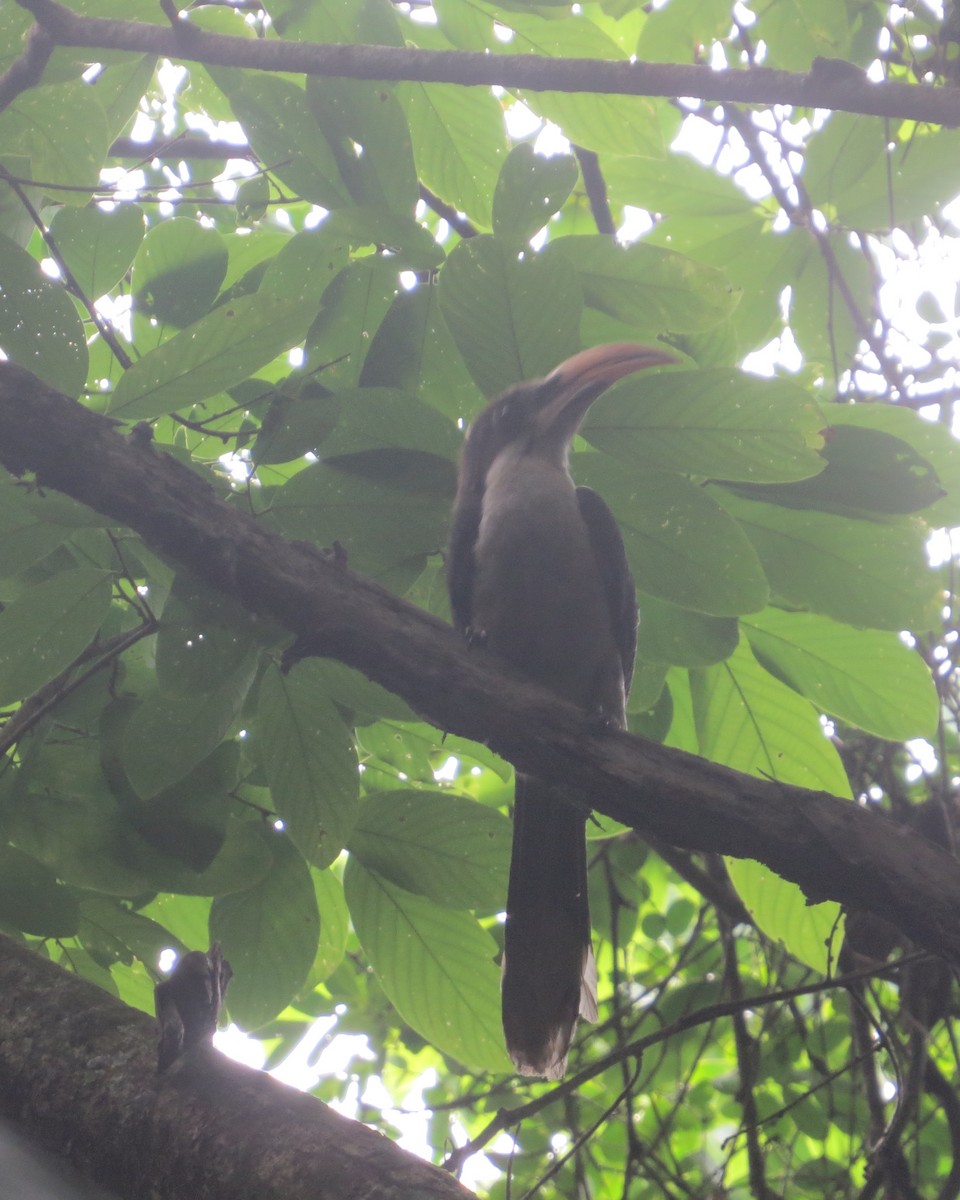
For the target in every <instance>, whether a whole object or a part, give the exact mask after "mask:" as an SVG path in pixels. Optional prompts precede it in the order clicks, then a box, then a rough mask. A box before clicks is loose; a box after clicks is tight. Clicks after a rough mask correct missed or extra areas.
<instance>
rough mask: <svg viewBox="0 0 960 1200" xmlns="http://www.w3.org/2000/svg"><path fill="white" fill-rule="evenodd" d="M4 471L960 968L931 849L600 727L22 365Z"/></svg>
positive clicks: (457, 715) (958, 918)
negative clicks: (882, 922) (271, 527)
mask: <svg viewBox="0 0 960 1200" xmlns="http://www.w3.org/2000/svg"><path fill="white" fill-rule="evenodd" d="M0 464H2V465H3V466H5V467H6V468H7V469H8V470H9V471H11V472H13V473H14V474H17V475H19V474H22V473H24V472H28V471H32V472H34V473H35V474H36V476H37V480H38V482H39V483H40V484H41V485H42V486H44V487H48V488H54V489H56V490H58V491H62V492H64V493H65V494H67V495H69V496H72V497H74V498H75V499H76V500H79V501H81V502H82V503H84V504H87V505H89V506H90V507H91V508H94V509H96V510H97V511H98V512H100V513H102V514H104V515H106V516H108V517H110V518H111V519H113V520H115V521H117V522H118V523H121V524H124V525H127V526H129V527H130V528H131V529H134V530H136V531H137V532H138V533H139V534H140V535H141V536H142V537H143V538H144V540H145V541H146V542H147V544H148V545H150V546H151V547H152V548H153V549H154V550H155V551H158V552H159V553H161V554H165V555H168V556H169V557H171V558H173V559H175V560H176V561H177V562H179V563H181V564H182V565H184V566H186V567H188V568H189V569H190V570H191V571H193V572H194V573H195V574H197V575H198V576H200V577H201V578H202V579H204V580H205V581H207V582H208V583H210V584H212V585H213V586H214V587H217V588H219V589H220V590H222V591H223V592H225V593H227V594H229V595H231V596H233V597H235V598H236V599H237V600H239V601H240V602H241V603H242V604H243V605H244V606H246V607H247V608H248V609H249V610H250V611H251V612H254V613H256V614H258V615H260V616H264V617H268V618H270V619H272V620H274V621H277V622H279V623H280V624H282V625H283V626H284V627H285V628H287V629H289V630H290V631H291V633H294V634H296V635H297V637H298V638H299V639H300V642H301V645H302V646H303V647H304V648H305V650H306V651H307V652H309V653H313V654H322V655H329V656H332V657H334V658H337V659H340V660H341V661H343V662H345V663H347V664H349V665H350V666H352V667H356V668H357V669H359V670H361V671H363V672H364V673H365V674H366V675H368V676H369V677H370V678H371V679H374V680H376V681H377V682H378V683H381V684H383V685H384V686H385V687H387V688H389V689H390V690H391V691H394V692H396V693H397V694H398V695H400V696H402V697H403V698H404V699H405V700H407V702H408V703H409V704H411V705H412V706H413V708H414V709H416V710H417V712H419V713H420V714H421V715H422V716H423V717H424V719H425V720H427V721H430V722H431V723H432V724H434V725H436V726H438V727H439V728H441V729H446V730H448V731H450V732H452V733H456V734H459V735H462V736H464V737H468V738H472V739H474V740H476V741H481V742H485V743H486V744H487V745H489V746H491V747H492V748H493V749H494V750H496V751H497V752H498V753H499V754H501V755H503V757H504V758H506V759H508V760H509V761H510V762H512V763H513V764H514V765H515V766H516V767H518V768H519V769H520V770H523V771H527V772H529V773H530V774H532V775H537V776H539V777H540V778H542V779H544V780H545V781H547V782H548V783H554V784H556V785H558V786H559V787H564V786H566V787H568V788H569V789H570V790H571V791H572V792H574V793H575V794H577V795H580V796H587V797H589V798H590V803H591V804H592V806H593V807H594V808H595V809H596V810H597V811H598V812H600V813H602V814H605V815H607V816H609V817H612V818H614V819H615V820H618V821H621V822H623V823H625V824H627V825H631V826H634V827H636V828H638V829H640V830H642V831H645V832H649V833H651V834H653V835H654V836H656V837H658V838H660V839H662V840H664V841H667V842H670V843H671V844H673V845H675V846H682V847H685V848H687V849H691V850H712V851H716V852H718V853H722V854H729V855H732V856H734V857H738V858H754V859H758V860H759V861H760V862H763V863H765V864H766V865H767V866H769V867H770V868H771V869H772V870H774V871H775V872H777V874H779V875H782V876H783V877H784V878H786V879H790V880H793V881H794V882H795V883H797V884H799V885H800V887H801V888H802V889H803V891H804V892H805V893H806V895H807V896H808V898H809V899H810V900H811V901H820V900H827V899H831V900H836V901H839V902H840V903H842V904H846V905H850V906H853V907H856V908H863V909H867V910H869V911H871V912H875V913H877V915H879V916H882V917H884V918H886V919H887V920H888V921H890V922H891V923H892V924H894V925H896V926H897V928H899V929H900V930H901V931H902V932H903V933H905V934H906V935H907V936H908V937H909V938H910V939H911V940H912V941H914V942H915V943H917V944H918V945H920V946H923V947H924V948H926V949H928V950H931V951H933V952H934V953H936V954H941V955H943V956H944V957H945V958H947V959H949V960H950V961H951V962H953V963H957V964H960V872H958V870H957V863H956V861H955V859H953V858H952V857H951V856H950V855H949V854H947V853H946V852H945V851H944V850H941V849H940V848H939V847H937V846H935V845H934V844H933V843H932V842H929V841H927V840H926V839H925V838H923V837H920V836H919V835H917V834H915V833H913V832H911V831H908V830H905V829H903V828H901V827H899V826H896V825H894V824H893V823H892V822H891V821H888V820H887V819H886V818H885V817H883V816H881V815H879V814H877V813H875V812H869V811H867V810H865V809H863V808H861V807H859V806H857V805H856V804H852V803H849V802H847V801H843V800H840V799H838V798H837V797H835V796H830V795H827V794H825V793H821V792H811V791H806V790H805V789H803V788H798V787H791V786H788V785H786V784H782V783H778V782H775V781H770V780H766V779H757V778H754V777H752V776H748V775H742V774H739V773H738V772H735V771H732V770H729V769H728V768H726V767H722V766H719V765H717V764H716V763H711V762H708V761H706V760H705V759H701V758H698V757H696V756H694V755H691V754H685V753H683V752H681V751H677V750H671V749H668V748H666V747H663V746H660V745H657V744H655V743H653V742H648V741H645V740H644V739H641V738H638V737H635V736H631V735H630V734H626V733H619V732H611V731H598V730H597V728H596V723H595V722H593V721H591V720H590V719H589V718H588V717H587V716H585V715H584V714H583V713H582V712H581V711H580V710H579V709H577V708H576V707H575V706H573V705H571V704H568V703H566V702H564V701H562V700H559V699H557V698H556V697H555V696H553V695H551V694H550V693H549V692H546V691H544V690H543V689H541V688H539V687H536V686H534V685H532V684H530V683H528V682H526V681H525V680H523V679H522V678H520V677H519V676H517V675H513V674H511V673H510V672H509V671H508V670H507V669H506V668H505V667H503V666H502V665H500V664H498V663H497V662H495V661H494V660H492V659H491V658H490V657H489V656H487V655H485V654H483V653H482V652H478V651H476V650H470V649H469V648H467V647H466V646H465V645H464V644H463V642H462V640H461V639H460V638H459V636H458V635H457V634H456V633H455V632H454V631H453V629H451V628H450V627H449V626H448V625H445V624H444V623H443V622H441V621H438V620H437V619H436V618H435V617H433V616H431V615H430V614H428V613H425V612H423V611H421V610H420V609H417V608H415V607H413V606H412V605H410V604H407V603H405V602H404V601H403V600H401V599H399V598H398V597H396V596H394V595H392V594H391V593H389V592H387V591H385V590H384V589H383V588H381V587H379V586H378V585H376V584H374V583H373V582H371V581H370V580H367V579H364V578H363V577H361V576H359V575H356V574H355V573H354V572H352V571H351V570H349V569H348V568H347V567H345V566H343V565H342V564H341V563H340V562H339V560H338V559H337V558H336V557H330V558H328V557H326V556H325V555H324V554H323V553H322V552H320V551H319V550H317V549H315V548H314V547H312V546H310V545H308V544H305V543H293V542H288V541H285V540H284V539H283V538H281V537H280V536H278V535H276V534H273V533H271V532H270V531H268V530H267V529H265V528H264V527H263V526H262V525H261V524H259V523H258V522H257V521H256V520H255V519H253V518H252V517H250V516H248V515H247V514H246V513H244V512H241V511H240V509H239V508H238V507H237V505H235V504H230V503H226V502H224V500H223V499H221V498H220V497H219V496H217V494H216V492H215V490H214V487H213V485H212V484H210V483H208V482H207V481H205V480H204V479H203V478H202V477H201V476H199V475H198V474H196V473H195V472H193V471H192V470H190V469H189V468H188V467H186V466H184V465H183V464H182V463H180V462H178V461H176V460H174V459H173V458H170V457H169V456H167V455H166V454H163V453H160V452H158V451H157V450H156V449H155V448H154V447H153V446H152V444H151V443H150V441H149V437H145V436H143V431H142V429H141V427H137V428H136V429H135V430H134V431H133V433H132V434H131V436H129V437H124V436H123V435H122V434H121V433H120V431H119V430H118V428H117V424H116V422H115V421H113V420H111V419H110V418H108V417H104V416H101V415H99V414H97V413H94V412H91V411H90V410H89V409H86V408H84V407H83V406H82V405H81V404H78V403H77V402H76V401H74V400H71V399H69V398H67V397H65V396H62V395H60V394H58V393H57V392H56V391H54V390H53V389H51V388H50V387H48V386H47V385H45V384H43V383H41V382H40V381H39V380H38V379H36V377H34V376H33V375H31V374H30V373H29V372H28V371H25V370H23V369H22V368H20V367H17V366H15V365H13V364H11V363H2V364H0ZM223 486H224V488H226V485H223ZM348 549H349V547H348Z"/></svg>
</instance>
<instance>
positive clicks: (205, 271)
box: [133, 217, 228, 329]
mask: <svg viewBox="0 0 960 1200" xmlns="http://www.w3.org/2000/svg"><path fill="white" fill-rule="evenodd" d="M227 262H228V254H227V244H226V242H225V241H224V239H223V238H222V237H221V236H220V234H219V233H218V232H217V231H216V229H212V228H210V227H209V226H206V225H201V224H200V222H199V221H191V220H189V219H188V218H187V217H177V218H174V219H173V220H170V221H161V222H160V223H159V224H158V225H155V226H154V227H153V228H152V229H151V230H150V231H149V232H148V233H147V236H146V237H145V238H144V239H143V244H142V245H141V246H140V249H139V251H138V252H137V257H136V259H135V260H134V263H133V296H134V301H135V302H136V305H137V308H138V309H140V310H141V311H142V312H144V313H146V314H147V315H148V316H151V317H155V318H156V319H157V320H158V321H159V322H160V323H161V324H164V325H173V326H175V327H176V328H177V329H185V328H186V327H187V326H188V325H192V324H193V322H194V321H199V320H200V318H201V317H202V316H204V315H205V314H206V313H208V312H209V311H210V307H211V305H212V304H213V302H214V300H216V298H217V294H218V292H219V291H220V285H221V284H222V283H223V280H224V277H225V275H226V273H227Z"/></svg>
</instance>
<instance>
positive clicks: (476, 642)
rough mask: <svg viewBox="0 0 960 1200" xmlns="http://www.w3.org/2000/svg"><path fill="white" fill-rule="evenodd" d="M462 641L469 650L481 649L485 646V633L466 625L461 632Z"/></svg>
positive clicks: (474, 626)
mask: <svg viewBox="0 0 960 1200" xmlns="http://www.w3.org/2000/svg"><path fill="white" fill-rule="evenodd" d="M463 640H464V641H465V642H466V643H467V645H468V646H469V647H470V649H471V650H473V649H477V648H480V649H482V648H483V647H484V646H485V645H486V644H487V631H486V630H485V629H480V628H479V627H478V626H476V625H468V626H467V627H466V629H465V630H464V631H463Z"/></svg>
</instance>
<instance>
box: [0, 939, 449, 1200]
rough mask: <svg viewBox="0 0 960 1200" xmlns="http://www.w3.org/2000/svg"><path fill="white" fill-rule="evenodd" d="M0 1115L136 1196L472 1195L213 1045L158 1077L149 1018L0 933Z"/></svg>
mask: <svg viewBox="0 0 960 1200" xmlns="http://www.w3.org/2000/svg"><path fill="white" fill-rule="evenodd" d="M0 1030H2V1036H0V1080H2V1086H0V1114H3V1115H6V1116H9V1117H11V1118H13V1119H15V1120H16V1121H18V1122H21V1123H22V1124H23V1126H24V1127H25V1128H27V1129H29V1132H30V1136H31V1137H32V1138H35V1139H37V1140H39V1141H41V1142H43V1143H45V1144H46V1145H47V1146H48V1147H50V1148H51V1149H55V1150H57V1151H60V1152H61V1153H63V1154H66V1155H67V1156H68V1157H69V1158H70V1159H71V1160H72V1161H73V1162H74V1164H75V1165H76V1166H77V1167H78V1168H79V1169H80V1170H81V1171H82V1172H83V1174H85V1175H87V1176H88V1177H89V1178H91V1179H94V1180H96V1182H98V1183H100V1184H101V1185H103V1186H104V1187H109V1188H111V1189H112V1190H113V1191H115V1192H116V1193H118V1194H119V1195H120V1196H123V1197H129V1198H130V1200H140V1198H141V1197H143V1196H146V1195H149V1196H151V1197H153V1198H154V1200H181V1198H182V1197H185V1196H203V1197H207V1198H208V1200H469V1197H470V1196H471V1195H472V1193H470V1192H468V1191H467V1190H466V1188H464V1187H461V1185H460V1184H459V1183H457V1181H456V1180H455V1179H454V1178H453V1177H452V1176H451V1175H448V1174H447V1173H446V1172H445V1171H441V1170H440V1169H439V1168H438V1167H434V1166H431V1165H430V1163H427V1162H423V1161H422V1160H421V1159H419V1158H417V1157H416V1156H415V1155H413V1154H409V1153H407V1152H406V1151H404V1150H400V1149H399V1148H398V1147H397V1146H395V1145H394V1144H393V1142H391V1141H390V1140H389V1139H388V1138H385V1137H382V1136H381V1135H380V1134H378V1133H375V1132H374V1131H373V1130H371V1129H368V1128H367V1127H366V1126H365V1125H362V1124H360V1122H358V1121H351V1120H349V1119H348V1118H346V1117H342V1116H340V1115H339V1114H338V1113H336V1112H334V1111H333V1109H331V1108H328V1107H327V1105H325V1104H323V1103H321V1101H319V1100H317V1099H315V1098H314V1097H313V1096H308V1095H305V1094H304V1093H302V1092H298V1091H295V1090H294V1089H293V1088H290V1087H287V1086H286V1085H285V1084H282V1083H279V1082H278V1081H277V1080H275V1079H273V1078H271V1077H270V1076H269V1075H266V1074H264V1073H262V1072H260V1071H254V1070H251V1069H250V1068H249V1067H245V1066H242V1065H241V1064H240V1063H236V1062H232V1061H230V1060H229V1059H227V1058H225V1057H224V1056H223V1055H222V1054H219V1053H218V1052H217V1051H215V1050H211V1049H209V1048H204V1049H199V1050H196V1051H192V1052H190V1053H189V1054H188V1055H186V1056H185V1057H184V1058H183V1059H181V1060H178V1062H177V1063H175V1064H174V1066H173V1067H172V1068H171V1069H170V1070H169V1071H168V1072H167V1073H166V1074H164V1075H157V1073H156V1026H155V1022H154V1021H153V1020H152V1019H151V1018H150V1017H148V1016H147V1015H146V1013H142V1012H138V1011H137V1010H136V1009H132V1008H128V1007H127V1006H126V1005H125V1004H122V1003H121V1002H120V1001H119V1000H117V999H116V998H115V997H113V996H110V995H108V994H107V993H106V992H104V991H102V990H101V989H100V988H98V987H96V986H95V985H94V984H92V983H88V982H87V981H86V980H84V979H81V978H80V977H79V976H77V975H71V974H68V973H67V972H66V971H63V970H61V969H60V968H59V967H57V966H56V965H55V964H54V963H52V962H50V961H49V960H48V959H44V958H41V957H40V956H39V955H38V954H35V953H34V952H33V951H32V950H30V949H29V948H28V947H27V946H25V945H23V944H22V943H20V942H15V941H14V940H13V939H12V938H8V937H6V936H5V935H3V934H0Z"/></svg>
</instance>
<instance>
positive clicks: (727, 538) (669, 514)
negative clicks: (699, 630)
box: [573, 454, 767, 617]
mask: <svg viewBox="0 0 960 1200" xmlns="http://www.w3.org/2000/svg"><path fill="white" fill-rule="evenodd" d="M573 475H574V478H575V479H576V481H577V482H578V483H581V484H586V485H587V486H588V487H592V488H594V489H595V490H596V491H598V492H599V493H600V494H601V496H603V498H604V499H605V500H606V502H607V503H608V504H609V505H610V508H611V509H612V511H613V514H614V516H615V517H616V518H617V523H618V524H619V526H620V532H621V533H622V534H623V540H624V543H625V545H626V547H627V557H628V559H629V561H630V568H631V570H632V571H633V574H634V577H635V578H636V581H637V586H638V587H639V588H640V589H641V590H642V591H644V592H647V593H649V594H650V595H651V596H655V597H657V598H658V599H660V600H666V601H667V602H668V603H670V604H674V605H676V606H678V607H679V608H690V609H693V610H694V611H696V612H701V613H708V614H710V615H712V616H715V617H732V616H738V615H739V614H740V613H744V612H758V611H759V610H760V609H761V608H763V607H765V605H766V603H767V583H766V579H765V578H764V575H763V571H762V569H761V567H760V563H759V561H758V559H757V556H756V553H755V552H754V550H753V548H752V547H751V545H750V543H749V540H748V539H747V537H746V536H745V535H744V533H743V531H742V530H741V529H739V528H738V527H737V523H736V521H734V520H732V519H731V518H730V517H729V515H728V514H727V513H725V512H724V511H723V509H722V508H721V506H720V505H719V504H717V503H716V502H715V501H714V500H713V498H712V497H711V496H710V495H708V494H707V493H706V492H705V491H704V490H703V488H699V487H696V486H695V485H694V484H693V483H691V482H690V480H689V479H686V478H685V477H684V476H682V475H674V474H671V473H670V472H668V471H653V470H643V471H632V470H630V469H629V468H628V467H626V466H625V465H624V464H623V463H619V462H617V461H616V460H614V459H612V458H610V457H609V456H608V455H605V454H577V455H575V456H574V459H573Z"/></svg>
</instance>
